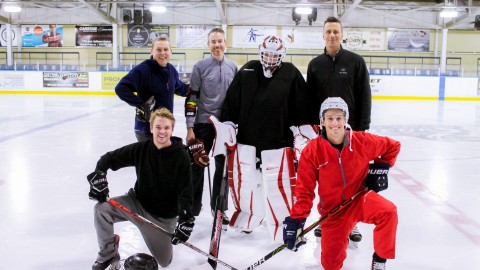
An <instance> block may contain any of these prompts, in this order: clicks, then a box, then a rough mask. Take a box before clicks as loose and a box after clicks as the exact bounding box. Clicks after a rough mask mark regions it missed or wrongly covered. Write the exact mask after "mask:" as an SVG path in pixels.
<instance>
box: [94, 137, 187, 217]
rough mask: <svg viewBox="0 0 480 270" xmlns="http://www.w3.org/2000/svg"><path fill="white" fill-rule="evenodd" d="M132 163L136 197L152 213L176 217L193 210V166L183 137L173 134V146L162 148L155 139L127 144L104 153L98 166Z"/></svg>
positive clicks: (104, 167)
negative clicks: (134, 172)
mask: <svg viewBox="0 0 480 270" xmlns="http://www.w3.org/2000/svg"><path fill="white" fill-rule="evenodd" d="M129 166H134V167H135V171H136V173H137V181H136V182H135V193H136V195H137V199H138V200H139V201H140V203H141V204H142V206H143V208H145V210H147V211H148V212H149V213H150V214H152V215H153V216H156V217H161V218H174V217H176V216H177V215H179V214H180V211H183V210H185V211H187V213H191V207H192V197H193V186H192V180H191V165H190V157H189V154H188V150H187V149H186V148H185V145H183V144H182V139H180V138H177V137H172V145H171V146H168V147H165V148H162V149H157V147H156V146H155V144H153V141H152V140H148V141H144V142H137V143H133V144H130V145H126V146H124V147H122V148H119V149H117V150H114V151H111V152H108V153H106V154H105V155H103V156H102V157H101V158H100V160H99V161H98V163H97V168H96V169H97V170H101V171H104V172H106V171H107V170H108V169H112V170H114V171H116V170H118V169H120V168H124V167H129ZM179 208H180V209H179Z"/></svg>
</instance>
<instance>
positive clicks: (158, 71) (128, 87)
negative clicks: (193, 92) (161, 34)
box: [115, 56, 188, 134]
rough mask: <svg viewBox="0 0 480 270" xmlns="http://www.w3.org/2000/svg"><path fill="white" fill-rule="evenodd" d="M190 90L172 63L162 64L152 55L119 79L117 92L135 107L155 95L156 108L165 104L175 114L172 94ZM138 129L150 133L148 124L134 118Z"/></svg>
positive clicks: (137, 130) (184, 94) (182, 93)
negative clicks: (164, 65) (163, 65)
mask: <svg viewBox="0 0 480 270" xmlns="http://www.w3.org/2000/svg"><path fill="white" fill-rule="evenodd" d="M187 89H188V85H187V84H184V83H183V82H182V81H181V80H180V78H179V77H178V72H177V70H176V69H175V67H174V66H173V65H172V64H170V63H168V64H167V66H166V67H162V66H160V65H159V64H158V63H157V61H155V60H154V59H153V57H152V56H150V59H148V60H145V61H143V62H142V63H140V64H138V65H136V66H135V67H134V68H133V69H132V70H130V72H129V73H128V74H127V75H125V77H123V78H122V79H121V80H120V82H119V83H118V84H117V86H116V87H115V92H116V93H117V95H118V97H119V98H120V99H121V100H123V101H125V102H127V103H128V104H129V105H131V106H134V107H138V106H140V105H142V104H143V103H144V102H145V101H147V100H148V99H149V98H150V97H151V96H154V97H155V109H156V108H159V107H165V108H167V109H169V110H170V111H171V112H172V113H173V95H174V94H177V95H179V96H182V97H184V96H186V95H187ZM134 92H137V95H135V94H134ZM135 132H140V133H147V134H148V133H150V125H149V123H147V122H140V121H137V120H136V119H135Z"/></svg>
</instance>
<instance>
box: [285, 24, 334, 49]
mask: <svg viewBox="0 0 480 270" xmlns="http://www.w3.org/2000/svg"><path fill="white" fill-rule="evenodd" d="M322 29H323V28H322V27H282V40H283V42H284V43H285V46H286V47H287V49H295V48H299V49H300V48H301V49H323V48H324V47H325V41H324V40H323V30H322Z"/></svg>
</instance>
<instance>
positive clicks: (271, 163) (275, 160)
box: [262, 148, 297, 243]
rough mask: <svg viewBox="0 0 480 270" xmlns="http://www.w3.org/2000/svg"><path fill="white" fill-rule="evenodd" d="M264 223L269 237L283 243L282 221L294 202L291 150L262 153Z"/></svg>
mask: <svg viewBox="0 0 480 270" xmlns="http://www.w3.org/2000/svg"><path fill="white" fill-rule="evenodd" d="M262 174H263V185H264V192H265V201H266V202H265V204H266V211H265V221H266V224H267V230H268V233H269V234H270V237H271V239H272V240H274V241H278V242H280V243H283V221H284V220H285V218H286V217H287V216H290V211H291V209H292V205H293V203H294V201H295V199H294V191H295V183H296V180H297V178H296V173H295V167H294V163H293V150H292V148H281V149H274V150H265V151H262Z"/></svg>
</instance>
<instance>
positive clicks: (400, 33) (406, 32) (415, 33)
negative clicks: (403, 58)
mask: <svg viewBox="0 0 480 270" xmlns="http://www.w3.org/2000/svg"><path fill="white" fill-rule="evenodd" d="M387 37H388V50H390V51H409V52H428V51H429V50H430V30H427V29H423V30H422V29H395V28H390V29H388V32H387Z"/></svg>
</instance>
